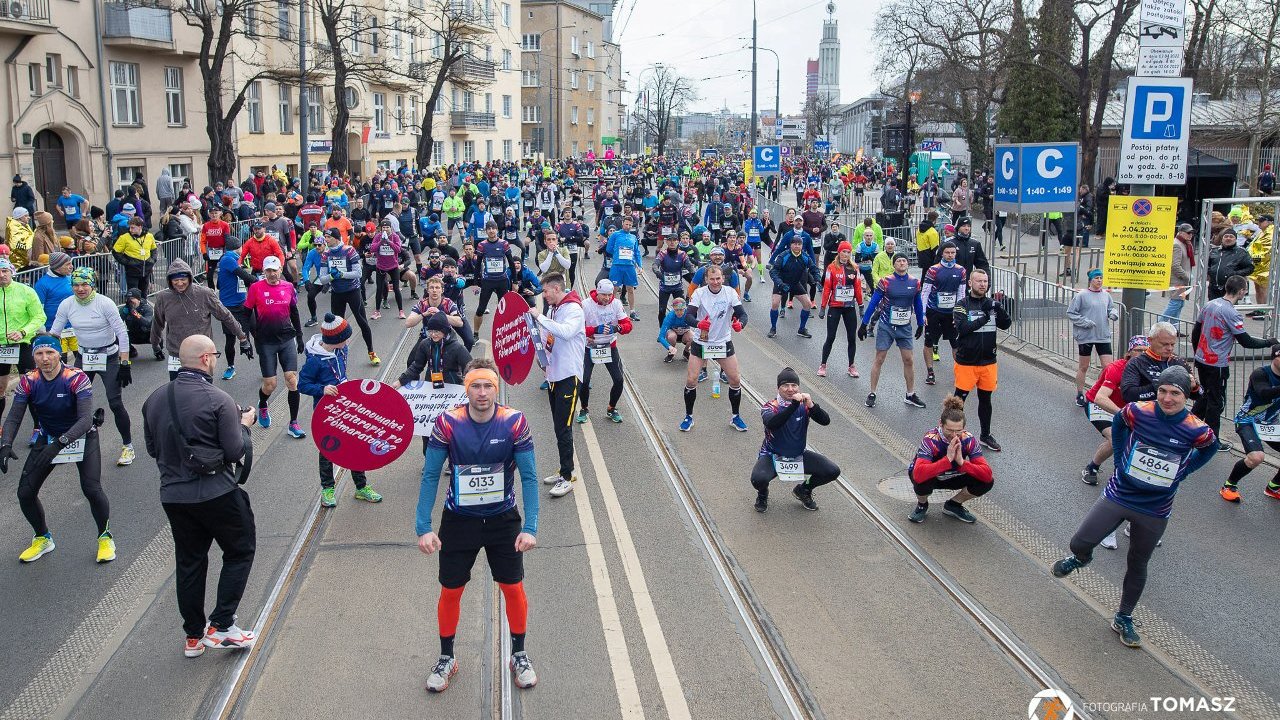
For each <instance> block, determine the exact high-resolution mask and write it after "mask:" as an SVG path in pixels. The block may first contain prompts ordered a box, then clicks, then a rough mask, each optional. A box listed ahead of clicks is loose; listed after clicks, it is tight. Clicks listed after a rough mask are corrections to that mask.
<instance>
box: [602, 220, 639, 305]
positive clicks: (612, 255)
mask: <svg viewBox="0 0 1280 720" xmlns="http://www.w3.org/2000/svg"><path fill="white" fill-rule="evenodd" d="M631 225H632V221H631V216H629V215H628V216H624V217H623V218H622V229H621V230H617V231H615V232H613V233H611V234H610V235H609V240H608V242H606V243H605V253H607V254H608V255H609V259H610V263H609V280H610V281H611V282H612V283H613V284H614V286H615V287H619V288H622V290H623V295H624V296H625V303H624V304H625V305H626V306H627V307H628V308H630V309H631V314H630V317H631V319H632V320H633V321H635V320H639V319H640V314H639V313H637V312H636V285H638V284H639V279H638V278H637V277H636V265H637V258H638V256H639V253H640V241H639V240H637V239H636V236H635V234H634V233H632V232H631Z"/></svg>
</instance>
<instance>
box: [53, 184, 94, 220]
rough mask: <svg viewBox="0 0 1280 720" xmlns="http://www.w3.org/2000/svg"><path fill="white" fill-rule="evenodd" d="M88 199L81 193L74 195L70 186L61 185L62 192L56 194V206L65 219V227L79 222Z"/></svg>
mask: <svg viewBox="0 0 1280 720" xmlns="http://www.w3.org/2000/svg"><path fill="white" fill-rule="evenodd" d="M88 202H89V201H88V200H86V199H85V198H84V196H82V195H75V194H73V193H72V192H71V188H69V187H65V186H64V187H63V188H62V194H61V195H59V196H58V200H57V207H58V214H59V215H61V216H62V219H63V220H65V221H66V223H67V227H71V226H72V225H75V224H76V223H78V222H80V219H81V218H83V217H84V206H85V204H87V203H88Z"/></svg>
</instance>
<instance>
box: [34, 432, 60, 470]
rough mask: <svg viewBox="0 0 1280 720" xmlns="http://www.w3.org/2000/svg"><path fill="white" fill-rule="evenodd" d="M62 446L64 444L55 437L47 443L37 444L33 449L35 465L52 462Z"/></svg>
mask: <svg viewBox="0 0 1280 720" xmlns="http://www.w3.org/2000/svg"><path fill="white" fill-rule="evenodd" d="M64 447H66V445H63V444H62V443H60V442H58V441H57V440H56V439H55V440H54V441H53V442H51V443H49V444H48V445H37V446H36V449H35V450H34V451H33V452H35V460H34V463H35V464H36V465H37V466H41V465H49V464H52V463H53V459H54V458H55V457H57V456H58V453H60V452H62V449H63V448H64Z"/></svg>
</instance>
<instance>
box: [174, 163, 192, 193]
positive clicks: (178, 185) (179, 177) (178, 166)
mask: <svg viewBox="0 0 1280 720" xmlns="http://www.w3.org/2000/svg"><path fill="white" fill-rule="evenodd" d="M169 175H170V176H171V177H172V178H173V192H174V193H175V194H176V193H177V192H178V191H179V190H181V189H182V183H184V182H186V181H187V180H190V179H191V163H170V165H169Z"/></svg>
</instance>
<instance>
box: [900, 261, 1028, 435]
mask: <svg viewBox="0 0 1280 720" xmlns="http://www.w3.org/2000/svg"><path fill="white" fill-rule="evenodd" d="M967 280H968V277H967V275H966V273H965V269H964V268H962V267H960V266H959V265H957V264H956V246H955V244H954V243H951V242H946V243H943V244H942V259H941V260H940V261H939V262H938V263H937V264H935V265H930V266H929V268H928V269H926V270H925V271H924V278H922V282H923V284H924V287H923V289H921V291H920V295H921V296H923V297H924V316H925V329H924V352H923V355H924V367H925V371H926V373H925V377H924V384H925V385H933V384H934V383H935V382H937V381H936V379H935V378H934V375H933V364H934V363H935V362H937V361H938V360H940V359H941V358H940V357H939V356H938V340H940V339H943V338H945V339H946V340H947V342H949V343H951V354H952V356H954V355H955V350H956V323H955V319H954V318H953V314H952V310H954V309H955V307H956V298H958V297H959V296H960V295H962V294H963V293H964V287H965V282H966V281H967ZM984 293H985V289H984ZM1006 329H1007V328H1006ZM971 387H972V386H971ZM960 399H961V400H963V399H964V396H963V395H962V396H960ZM979 407H981V406H979ZM978 414H979V416H981V414H982V411H981V409H979V411H978ZM987 419H988V420H990V417H988V418H987ZM986 427H987V424H986V423H983V428H986ZM983 434H984V435H985V434H986V433H985V432H984V433H983Z"/></svg>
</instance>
